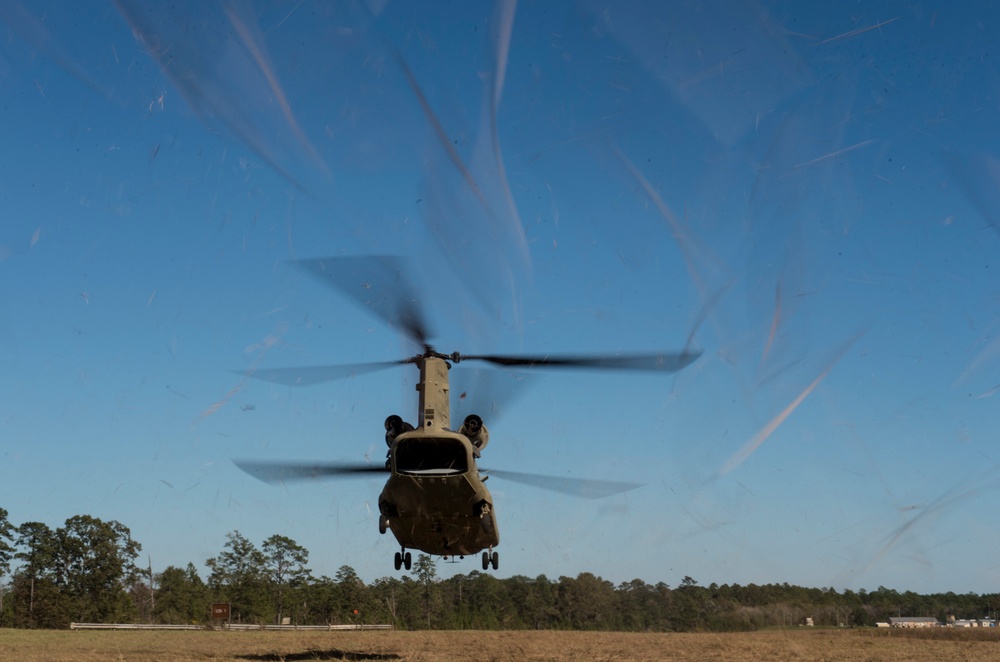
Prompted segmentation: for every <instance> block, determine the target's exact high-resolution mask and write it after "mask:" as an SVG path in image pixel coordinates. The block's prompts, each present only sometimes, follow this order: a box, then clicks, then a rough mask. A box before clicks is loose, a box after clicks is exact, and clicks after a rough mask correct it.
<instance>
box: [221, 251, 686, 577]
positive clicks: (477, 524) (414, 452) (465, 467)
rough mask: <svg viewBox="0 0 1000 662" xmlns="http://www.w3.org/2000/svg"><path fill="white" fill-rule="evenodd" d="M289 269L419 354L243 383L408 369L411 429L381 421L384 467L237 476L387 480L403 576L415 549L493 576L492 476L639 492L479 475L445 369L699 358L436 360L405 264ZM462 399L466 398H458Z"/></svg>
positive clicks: (471, 434)
mask: <svg viewBox="0 0 1000 662" xmlns="http://www.w3.org/2000/svg"><path fill="white" fill-rule="evenodd" d="M293 264H294V265H295V266H297V267H299V268H301V269H303V270H304V271H305V272H306V273H308V274H310V275H311V276H313V277H316V278H319V279H320V280H322V281H324V282H325V283H326V284H328V285H332V286H333V287H334V288H335V289H337V290H339V291H341V292H342V293H344V294H346V295H347V296H349V297H351V298H352V299H354V300H355V302H357V303H359V304H361V305H362V306H364V307H365V308H368V309H369V310H370V311H371V312H373V313H375V314H376V315H377V316H379V317H381V318H382V319H383V320H384V321H385V322H387V323H388V324H390V325H391V326H393V327H396V328H397V329H399V330H400V331H402V332H403V333H404V334H405V335H406V336H408V337H409V338H410V339H411V340H412V341H414V342H416V343H417V344H418V345H419V346H421V347H422V348H423V349H422V351H421V352H419V353H418V354H416V355H414V356H411V357H408V358H404V359H400V360H395V361H384V362H377V363H363V364H353V365H333V366H307V367H300V368H260V369H251V370H249V371H245V372H243V373H242V374H245V375H246V376H249V377H253V378H256V379H261V380H264V381H270V382H274V383H279V384H285V385H290V386H307V385H312V384H317V383H321V382H326V381H329V380H332V379H337V378H340V377H345V376H349V375H356V374H360V373H364V372H370V371H373V370H378V369H382V368H387V367H392V366H398V365H407V364H412V365H414V366H416V367H417V369H418V371H419V380H418V381H417V383H416V390H417V393H418V410H417V415H416V419H415V421H416V422H415V424H411V423H409V422H407V421H405V420H404V419H403V418H402V417H401V416H399V415H397V414H392V415H390V416H388V417H387V418H386V419H385V421H384V428H385V443H386V446H387V447H388V452H387V455H386V461H385V463H384V464H382V465H376V464H352V463H297V462H262V461H256V460H234V463H235V464H236V465H237V466H238V467H239V468H240V469H242V470H243V471H245V472H247V473H248V474H250V475H252V476H254V477H256V478H258V479H260V480H262V481H264V482H267V483H284V482H285V481H289V480H304V479H318V478H337V477H346V476H351V475H364V474H373V473H375V474H388V478H387V480H386V483H385V487H384V488H383V489H382V492H381V494H380V496H379V500H378V509H379V518H378V530H379V533H380V534H383V535H384V534H385V533H387V532H391V533H392V535H393V536H394V537H395V538H396V541H397V542H398V543H399V545H400V551H398V552H396V553H395V556H394V566H395V569H396V570H397V571H398V570H399V569H400V568H405V569H406V570H409V569H410V568H411V565H412V555H411V552H410V551H409V550H418V551H421V552H424V553H427V554H430V555H434V556H442V557H444V558H445V560H447V559H448V558H449V557H450V558H452V559H454V558H455V557H458V558H460V559H463V558H465V557H466V556H470V555H474V554H477V553H480V552H481V553H482V555H481V559H482V567H483V570H488V569H489V568H491V567H492V568H493V569H494V570H497V569H498V568H499V554H498V552H497V551H495V549H494V548H495V547H497V546H498V545H499V544H500V535H499V529H498V526H497V517H496V509H495V507H494V500H493V497H492V496H491V494H490V491H489V490H488V489H487V487H486V481H487V480H488V479H489V478H490V477H491V476H496V477H500V478H503V479H506V480H510V481H512V482H519V483H523V484H528V485H532V486H535V487H540V488H544V489H549V490H554V491H557V492H563V493H569V494H574V495H578V496H585V497H589V498H603V497H606V496H611V495H613V494H619V493H623V492H627V491H629V490H632V489H635V488H637V487H640V484H638V483H630V482H617V481H608V480H595V479H583V478H566V477H556V476H545V475H540V474H533V473H523V472H514V471H499V470H495V469H486V468H482V467H480V466H478V461H479V459H480V458H481V456H482V453H483V451H484V450H485V448H486V446H487V444H488V443H489V431H488V429H487V427H486V425H485V424H484V422H483V419H482V417H481V416H480V415H479V414H477V413H471V414H469V415H467V416H465V418H464V419H463V420H462V423H461V425H460V426H459V427H458V429H457V430H454V429H452V423H451V402H450V384H449V370H450V369H451V367H452V366H453V365H456V364H458V363H462V362H465V361H479V362H485V363H487V364H491V365H493V366H499V367H504V368H535V367H537V368H562V369H598V370H639V371H652V372H658V373H662V374H670V373H674V372H677V371H678V370H681V369H683V368H685V367H687V366H688V365H690V364H691V363H693V362H694V361H695V360H697V359H698V357H699V356H701V352H700V351H697V350H682V351H678V352H654V353H648V354H628V355H609V356H601V355H565V356H559V355H500V354H460V353H459V352H453V353H451V354H444V353H441V352H439V351H437V350H436V349H435V348H434V347H433V346H432V345H431V344H430V343H429V338H430V332H429V330H428V326H427V324H426V323H425V321H424V318H423V314H422V310H421V307H420V305H419V304H418V298H417V296H416V294H415V292H414V290H413V288H412V287H411V285H410V284H411V283H412V282H413V280H412V279H411V278H410V277H409V272H408V271H407V266H406V264H405V260H404V259H403V258H401V257H399V256H393V255H365V256H350V257H331V258H314V259H303V260H295V261H293ZM463 396H464V394H463Z"/></svg>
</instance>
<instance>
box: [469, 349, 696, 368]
mask: <svg viewBox="0 0 1000 662" xmlns="http://www.w3.org/2000/svg"><path fill="white" fill-rule="evenodd" d="M701 354H702V353H701V352H692V351H683V352H656V353H652V354H618V355H614V356H598V355H575V356H574V355H566V356H560V355H551V354H548V355H538V356H523V355H521V356H519V355H503V354H472V355H465V354H463V355H461V357H460V358H461V360H462V361H470V360H475V361H487V362H489V363H493V364H494V365H502V366H507V367H515V366H520V367H526V368H532V367H539V368H577V369H592V370H641V371H648V372H664V373H670V372H677V371H678V370H681V369H683V368H686V367H687V366H689V365H691V364H692V363H694V362H695V361H696V360H698V357H699V356H701Z"/></svg>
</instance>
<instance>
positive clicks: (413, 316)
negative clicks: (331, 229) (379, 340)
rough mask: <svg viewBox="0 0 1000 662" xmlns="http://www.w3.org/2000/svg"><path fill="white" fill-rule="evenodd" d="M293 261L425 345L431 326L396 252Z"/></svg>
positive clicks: (404, 265) (411, 280) (402, 262)
mask: <svg viewBox="0 0 1000 662" xmlns="http://www.w3.org/2000/svg"><path fill="white" fill-rule="evenodd" d="M292 264H294V265H296V266H298V267H299V268H301V269H303V270H304V271H305V272H306V273H308V274H310V275H311V276H314V277H315V278H318V279H319V280H321V281H323V282H324V283H326V284H328V285H331V286H333V287H334V288H335V289H336V290H339V291H340V292H342V293H344V294H346V295H347V296H349V297H351V298H352V299H354V300H355V301H356V302H357V303H360V304H361V305H362V306H364V307H365V308H368V309H369V310H371V311H372V312H373V313H375V314H376V315H378V316H379V317H381V318H382V319H383V320H385V321H386V322H388V323H389V324H391V325H392V326H394V327H396V328H397V329H399V330H401V331H403V332H404V333H405V334H406V335H408V336H409V337H410V338H411V339H413V340H414V341H416V342H417V343H418V344H419V345H420V346H421V347H426V346H427V340H428V338H429V337H430V335H431V333H430V329H429V327H428V326H427V323H426V321H425V320H424V317H423V312H422V310H421V307H420V300H419V298H418V297H417V294H416V292H415V291H414V290H413V279H412V278H411V277H410V276H409V274H410V273H411V271H410V270H409V269H408V268H407V266H406V261H405V260H404V259H403V258H402V257H399V256H396V255H358V256H347V257H325V258H314V259H309V260H294V261H293V262H292Z"/></svg>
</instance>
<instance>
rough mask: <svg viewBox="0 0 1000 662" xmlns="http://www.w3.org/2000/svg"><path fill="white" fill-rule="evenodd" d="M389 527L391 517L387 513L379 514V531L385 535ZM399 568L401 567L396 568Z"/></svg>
mask: <svg viewBox="0 0 1000 662" xmlns="http://www.w3.org/2000/svg"><path fill="white" fill-rule="evenodd" d="M388 529H389V518H388V517H386V516H385V515H379V516H378V532H379V533H381V534H382V535H385V532H386V531H387V530H388ZM396 569H397V570H399V568H396Z"/></svg>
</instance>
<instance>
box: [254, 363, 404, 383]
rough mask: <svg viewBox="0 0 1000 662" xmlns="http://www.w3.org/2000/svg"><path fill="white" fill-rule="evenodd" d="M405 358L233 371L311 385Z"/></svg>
mask: <svg viewBox="0 0 1000 662" xmlns="http://www.w3.org/2000/svg"><path fill="white" fill-rule="evenodd" d="M409 362H410V361H409V360H407V359H403V360H401V361H382V362H379V363H355V364H353V365H314V366H302V367H299V368H258V369H256V370H241V371H235V372H237V374H240V375H244V376H246V377H253V378H254V379H261V380H263V381H265V382H274V383H275V384H285V385H286V386H311V385H313V384H322V383H323V382H329V381H333V380H335V379H343V378H345V377H353V376H354V375H363V374H365V373H369V372H375V371H376V370H382V369H384V368H391V367H392V366H396V365H400V364H401V363H409Z"/></svg>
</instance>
